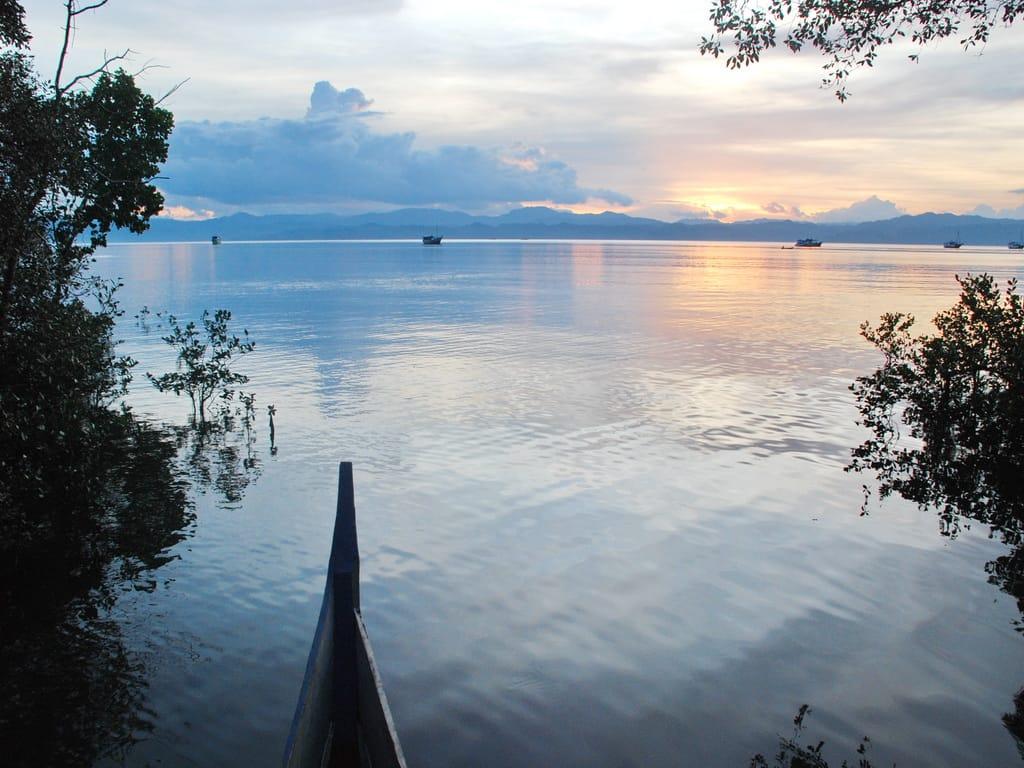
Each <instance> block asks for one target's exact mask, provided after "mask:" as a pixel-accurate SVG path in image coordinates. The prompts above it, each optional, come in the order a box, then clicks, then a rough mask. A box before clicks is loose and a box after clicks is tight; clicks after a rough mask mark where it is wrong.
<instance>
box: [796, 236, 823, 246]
mask: <svg viewBox="0 0 1024 768" xmlns="http://www.w3.org/2000/svg"><path fill="white" fill-rule="evenodd" d="M796 247H797V248H821V240H815V239H814V238H813V237H804V238H801V239H800V240H797V241H796Z"/></svg>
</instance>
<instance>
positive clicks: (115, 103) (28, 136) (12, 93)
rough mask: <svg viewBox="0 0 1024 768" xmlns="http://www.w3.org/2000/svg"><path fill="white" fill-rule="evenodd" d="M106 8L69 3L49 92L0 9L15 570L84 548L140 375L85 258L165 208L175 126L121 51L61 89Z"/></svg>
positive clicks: (1, 524) (3, 548) (0, 262)
mask: <svg viewBox="0 0 1024 768" xmlns="http://www.w3.org/2000/svg"><path fill="white" fill-rule="evenodd" d="M103 4H104V2H102V0H101V1H100V2H97V3H93V4H92V5H79V4H78V3H76V2H74V0H68V2H67V3H66V10H67V14H66V24H67V27H66V32H67V35H66V37H65V44H64V47H63V48H62V50H61V52H60V56H59V62H60V64H59V66H58V73H57V75H56V77H55V79H54V80H53V81H52V82H44V81H42V80H41V79H40V78H39V77H38V76H37V75H36V73H35V71H34V68H33V61H32V58H31V57H30V56H28V54H27V53H26V50H25V49H26V46H27V44H28V41H29V35H28V32H27V30H26V29H25V26H24V22H23V15H24V11H23V9H22V6H21V5H20V3H17V2H11V1H10V0H4V1H2V2H0V42H2V43H3V50H2V52H0V557H2V559H3V560H4V562H5V565H7V566H10V567H11V568H17V567H18V563H19V562H21V563H23V562H24V561H25V560H26V559H28V558H32V559H37V557H36V556H37V555H39V553H41V552H44V551H47V550H48V549H49V548H51V547H53V548H56V549H57V550H58V551H62V552H64V551H65V550H66V548H67V547H68V546H70V545H71V542H78V544H77V545H76V551H89V549H90V545H89V542H90V541H91V536H92V535H93V534H94V533H95V532H96V530H97V523H96V518H95V516H94V515H93V513H92V512H91V511H89V510H87V509H85V508H84V507H83V505H82V504H81V503H78V502H79V501H80V500H81V499H91V498H98V497H99V496H100V492H101V490H102V488H103V487H104V484H105V483H106V478H105V474H104V470H103V467H101V466H99V465H98V463H97V457H99V456H101V455H102V454H103V451H102V450H101V446H102V445H103V443H104V441H106V440H108V439H109V438H110V437H111V435H112V434H113V433H115V432H117V431H118V430H119V429H121V427H122V426H123V425H122V424H120V423H119V418H120V417H119V415H118V414H117V413H116V412H115V411H112V410H111V409H110V408H109V405H110V404H111V403H112V402H113V401H114V399H115V398H116V397H117V396H118V395H119V394H120V393H121V392H122V391H123V387H124V386H125V384H126V383H127V381H128V380H129V377H130V370H131V366H132V365H133V361H131V360H130V359H128V358H124V357H121V356H119V355H117V354H116V344H115V342H114V339H113V327H114V322H115V320H116V318H117V317H118V315H119V314H120V312H119V310H118V308H117V303H116V300H115V297H114V292H115V290H116V288H117V285H116V284H110V283H107V282H104V281H101V280H99V279H97V278H94V277H92V276H91V275H90V274H89V271H88V268H89V265H90V263H91V262H90V257H91V255H92V253H93V252H94V251H95V249H96V248H97V247H100V246H102V245H104V244H105V243H106V237H107V234H108V233H109V232H110V231H111V230H112V229H113V228H127V229H129V230H131V231H133V232H141V231H143V230H145V229H146V227H147V226H148V221H149V219H150V218H151V217H152V216H153V215H155V214H156V213H158V212H159V211H160V209H161V206H162V203H163V198H162V196H161V195H160V193H159V191H158V190H157V189H156V187H155V186H154V185H153V179H154V177H155V176H156V174H157V173H158V171H159V165H160V163H162V162H163V161H164V160H166V157H167V140H168V137H169V136H170V132H171V129H172V126H173V118H172V116H171V113H170V112H168V111H167V110H166V109H162V108H161V107H160V106H159V104H158V103H157V100H156V99H154V98H153V97H151V96H149V95H147V94H145V93H143V92H142V91H141V90H140V89H139V88H138V87H137V86H136V84H135V81H134V78H133V76H132V75H130V74H129V73H127V72H125V71H123V70H121V69H117V70H115V71H110V67H111V65H112V64H113V63H114V62H116V61H118V60H120V59H121V58H123V56H124V54H122V55H120V56H114V57H110V58H108V59H106V60H105V61H104V62H102V63H101V64H100V66H99V67H98V68H96V69H95V70H93V71H92V72H88V73H86V74H84V75H79V76H74V77H69V78H66V79H64V80H62V79H61V78H62V75H61V72H62V71H63V64H64V61H65V59H66V56H67V52H68V42H67V41H68V40H69V39H70V32H71V30H72V28H73V25H74V24H75V23H76V18H77V17H78V16H79V15H80V14H81V13H83V12H84V11H87V10H91V9H93V8H96V7H99V6H100V5H103ZM65 554H67V553H66V552H65ZM71 560H72V561H74V560H75V558H71Z"/></svg>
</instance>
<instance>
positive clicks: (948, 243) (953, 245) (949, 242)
mask: <svg viewBox="0 0 1024 768" xmlns="http://www.w3.org/2000/svg"><path fill="white" fill-rule="evenodd" d="M963 244H964V241H963V240H961V239H960V230H959V229H958V230H957V231H956V239H955V240H947V241H946V242H944V243H943V244H942V247H943V248H959V247H960V246H961V245H963Z"/></svg>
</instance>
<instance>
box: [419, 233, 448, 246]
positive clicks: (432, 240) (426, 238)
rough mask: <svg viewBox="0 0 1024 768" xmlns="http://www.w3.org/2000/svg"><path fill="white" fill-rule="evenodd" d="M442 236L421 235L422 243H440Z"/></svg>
mask: <svg viewBox="0 0 1024 768" xmlns="http://www.w3.org/2000/svg"><path fill="white" fill-rule="evenodd" d="M442 237H444V235H424V236H423V244H424V245H440V244H441V238H442Z"/></svg>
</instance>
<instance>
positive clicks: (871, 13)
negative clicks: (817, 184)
mask: <svg viewBox="0 0 1024 768" xmlns="http://www.w3.org/2000/svg"><path fill="white" fill-rule="evenodd" d="M1021 13H1024V0H846V1H845V2H836V1H835V0H769V2H767V3H765V4H763V5H758V4H756V3H748V2H746V1H745V0H713V4H712V6H711V23H712V24H713V25H714V28H715V32H714V34H712V35H711V36H709V37H704V38H702V40H701V44H700V51H701V53H704V54H711V55H712V56H714V57H715V58H718V57H719V56H721V55H723V54H724V53H725V50H726V43H725V40H726V39H729V41H730V43H731V48H732V52H731V53H729V55H728V57H727V58H726V64H728V66H729V67H730V68H732V69H737V68H739V67H745V66H749V65H750V64H754V63H755V62H757V61H759V60H760V58H761V54H763V53H764V52H765V51H767V50H768V49H770V48H774V47H775V46H776V45H777V44H778V43H779V41H780V37H781V42H782V43H783V45H785V46H786V47H787V48H789V49H790V50H791V51H793V52H797V51H800V50H803V49H804V48H805V47H808V46H809V47H812V48H816V49H818V50H819V51H820V52H821V53H822V54H824V55H825V56H826V57H827V59H828V60H827V62H826V63H825V65H824V70H825V78H824V79H823V80H822V85H824V86H826V87H834V88H835V93H836V96H837V97H838V98H839V100H840V101H845V100H846V98H847V91H846V81H847V78H848V77H849V76H850V73H851V72H852V71H853V70H854V69H855V68H856V67H862V66H867V67H870V66H873V65H874V63H875V59H876V58H877V57H878V50H879V48H882V47H884V46H886V45H890V44H892V43H894V42H896V41H898V40H903V39H909V40H911V41H913V42H914V43H917V44H918V45H926V44H927V43H929V42H932V41H934V40H939V39H942V38H946V37H951V36H954V35H957V34H959V35H961V37H960V44H961V45H962V46H963V47H964V48H965V49H969V48H972V47H974V46H977V45H980V44H983V43H985V42H986V41H987V40H988V37H989V34H990V33H991V31H992V29H993V28H994V27H996V26H997V25H999V24H1003V25H1009V24H1012V23H1013V22H1014V21H1016V19H1017V17H1018V16H1019V15H1020V14H1021ZM783 24H788V29H787V31H786V32H785V33H784V35H782V33H781V32H780V29H779V27H780V26H782V25H783ZM910 58H911V59H912V60H916V59H917V55H916V54H914V55H912V56H911V57H910Z"/></svg>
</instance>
